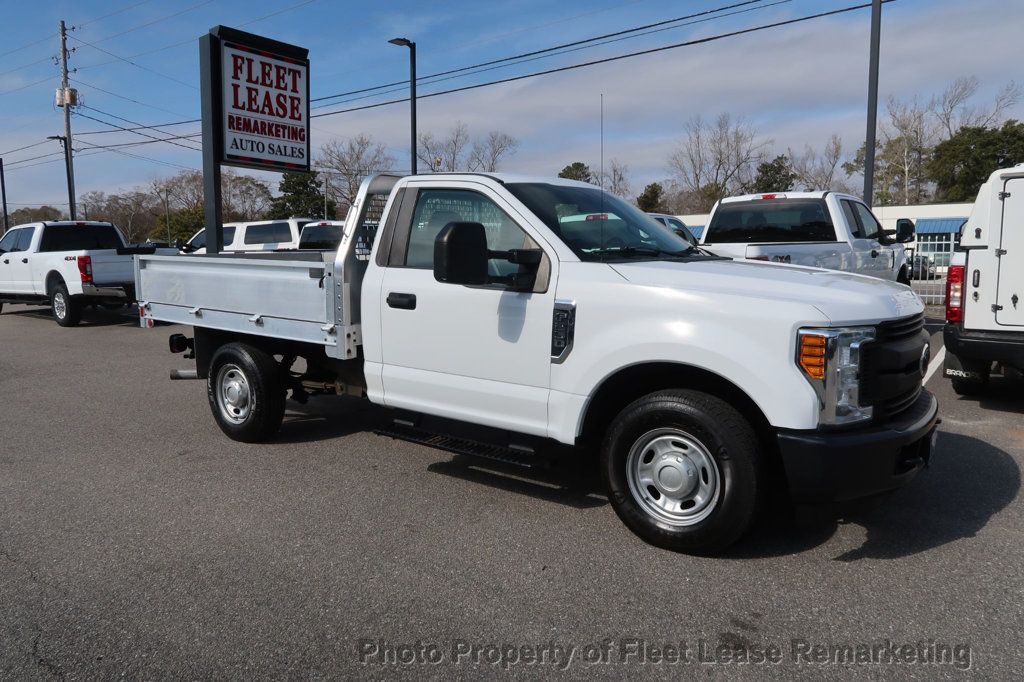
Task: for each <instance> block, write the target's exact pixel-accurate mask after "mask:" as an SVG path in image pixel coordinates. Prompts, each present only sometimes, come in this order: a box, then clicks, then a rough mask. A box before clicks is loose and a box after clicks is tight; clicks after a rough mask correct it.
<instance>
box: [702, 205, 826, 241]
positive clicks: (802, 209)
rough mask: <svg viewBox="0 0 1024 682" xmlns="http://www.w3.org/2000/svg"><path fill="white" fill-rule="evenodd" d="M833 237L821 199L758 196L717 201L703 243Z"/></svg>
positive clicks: (823, 239) (810, 239)
mask: <svg viewBox="0 0 1024 682" xmlns="http://www.w3.org/2000/svg"><path fill="white" fill-rule="evenodd" d="M835 240H836V231H835V228H834V227H833V225H832V218H831V217H830V216H829V212H828V207H827V206H825V202H824V201H823V200H821V199H758V200H755V201H736V202H723V203H721V204H719V205H718V208H717V209H716V210H715V214H714V215H713V216H712V218H711V224H710V225H708V234H707V236H706V237H705V238H704V243H705V244H735V243H743V242H834V241H835Z"/></svg>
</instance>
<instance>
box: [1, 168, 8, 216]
mask: <svg viewBox="0 0 1024 682" xmlns="http://www.w3.org/2000/svg"><path fill="white" fill-rule="evenodd" d="M0 194H2V195H3V200H4V232H7V183H6V182H5V181H4V160H3V159H0Z"/></svg>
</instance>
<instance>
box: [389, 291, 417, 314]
mask: <svg viewBox="0 0 1024 682" xmlns="http://www.w3.org/2000/svg"><path fill="white" fill-rule="evenodd" d="M387 300H388V305H389V306H391V307H392V308H400V309H402V310H416V294H400V293H396V292H391V293H390V294H388V299H387Z"/></svg>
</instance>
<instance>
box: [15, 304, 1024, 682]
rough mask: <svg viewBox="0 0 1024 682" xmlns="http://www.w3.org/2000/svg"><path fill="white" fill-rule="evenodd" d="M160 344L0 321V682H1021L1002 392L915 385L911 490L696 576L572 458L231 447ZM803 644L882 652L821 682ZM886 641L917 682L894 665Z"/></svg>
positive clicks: (1023, 421)
mask: <svg viewBox="0 0 1024 682" xmlns="http://www.w3.org/2000/svg"><path fill="white" fill-rule="evenodd" d="M931 328H932V330H933V331H935V332H938V331H939V330H940V329H941V328H940V327H939V326H938V325H933V326H932V327H931ZM171 329H172V328H170V327H161V328H158V329H155V330H143V329H139V328H137V326H136V321H135V319H134V318H133V317H130V316H127V315H126V316H123V317H118V316H114V315H110V314H105V315H102V316H91V317H88V316H87V318H86V321H85V322H84V323H83V325H82V326H81V327H79V328H74V329H61V328H59V327H57V326H56V325H55V324H54V323H53V322H52V321H51V320H50V319H49V317H48V316H47V314H46V312H45V311H43V310H42V309H29V308H18V307H14V308H12V307H7V308H6V309H5V310H4V312H3V314H2V315H0V346H2V352H0V395H2V396H3V409H2V413H0V414H2V418H0V423H2V429H0V617H2V618H0V620H2V625H0V678H4V679H46V678H52V677H68V678H79V679H94V678H103V679H107V678H115V677H126V678H130V679H140V678H156V677H174V678H191V679H199V678H226V677H232V678H243V677H244V678H268V677H294V678H323V677H332V678H334V677H336V678H347V677H355V676H360V677H373V678H381V677H391V676H396V675H402V676H406V677H424V676H434V677H443V676H450V675H480V674H486V675H492V674H493V675H499V674H520V675H528V676H531V677H537V676H540V675H542V674H546V673H550V672H553V671H556V670H559V669H561V670H564V672H565V674H567V675H569V676H574V677H580V678H584V677H585V678H592V677H595V676H600V677H615V678H619V677H623V676H626V675H630V676H640V675H652V676H656V677H679V676H682V675H688V676H689V675H704V676H707V675H728V676H733V675H735V676H744V677H746V676H754V675H764V674H769V675H771V676H773V677H783V676H785V677H790V676H795V675H803V676H807V677H815V678H818V677H850V676H857V677H865V676H871V677H882V676H885V677H889V676H899V677H904V676H907V677H916V678H927V679H935V678H947V677H960V676H962V675H963V674H964V671H965V669H968V668H969V673H968V674H972V675H978V676H983V677H988V678H997V679H1000V678H1001V679H1009V678H1011V677H1015V676H1017V675H1019V672H1020V670H1021V668H1022V666H1024V655H1022V652H1021V644H1020V633H1021V631H1022V630H1024V596H1022V595H1024V542H1022V539H1024V504H1022V501H1021V492H1020V486H1021V466H1022V464H1024V418H1022V414H1024V391H1022V390H1021V388H1022V387H1021V386H1020V385H1015V384H1012V383H1011V382H1009V381H1008V380H1007V381H1002V380H999V379H994V380H993V381H994V383H993V386H992V390H991V391H990V393H989V395H987V396H986V397H985V398H983V399H980V400H979V399H958V398H957V397H956V396H955V394H954V393H953V392H952V390H951V388H950V386H949V384H948V381H946V380H944V379H943V378H942V377H941V372H938V373H936V374H935V375H934V376H933V377H932V378H931V380H930V382H929V388H930V389H931V390H932V391H934V392H935V393H936V394H937V395H938V397H939V400H940V402H941V416H942V419H943V423H942V425H941V427H940V428H941V435H940V438H939V444H938V451H937V452H936V453H935V455H934V457H933V462H932V466H931V468H930V469H929V470H927V471H926V472H924V474H922V475H921V476H920V477H918V478H917V479H916V480H915V481H913V482H912V483H911V484H910V485H909V486H908V487H907V488H905V489H903V490H901V491H899V492H898V493H896V494H894V495H892V496H891V497H889V498H888V499H886V500H884V501H883V502H881V503H877V504H873V505H863V506H859V507H858V508H856V509H853V510H848V511H846V512H845V513H844V515H842V516H840V517H837V516H835V515H834V514H826V513H822V512H820V511H810V512H808V511H806V510H803V511H801V513H799V514H797V516H796V518H795V519H789V518H787V517H785V516H784V515H772V516H770V517H766V519H765V520H764V521H763V522H762V523H761V524H760V525H759V526H758V527H757V528H756V529H755V531H754V532H753V533H751V534H750V536H749V537H747V538H746V539H744V540H743V541H742V542H741V543H740V544H739V545H737V546H736V547H735V548H734V549H733V550H732V551H731V552H730V553H729V554H728V555H727V556H725V557H722V558H715V559H708V558H693V557H689V556H683V555H676V554H672V553H670V552H666V551H663V550H660V549H656V548H653V547H650V546H648V545H646V544H644V543H643V542H641V541H640V540H638V539H637V538H636V537H634V536H633V535H632V534H631V533H630V532H629V531H628V530H627V529H626V528H625V527H624V526H623V525H622V524H621V523H620V522H619V521H618V519H617V518H616V517H615V515H614V513H613V512H612V510H611V508H610V507H609V506H608V504H607V502H606V500H605V499H604V497H603V496H602V494H601V492H600V486H599V484H598V482H597V481H596V479H595V477H594V476H592V475H590V474H589V473H588V472H589V469H586V468H585V467H584V466H583V464H584V462H585V460H584V459H583V458H582V457H580V458H578V459H575V460H568V461H566V462H564V463H563V464H562V465H561V466H559V467H557V468H555V469H553V470H551V471H547V472H542V473H540V474H536V475H535V474H532V473H530V474H529V475H526V474H524V473H522V472H518V471H510V470H501V469H497V468H495V467H492V466H490V465H481V464H479V463H476V462H473V461H470V460H465V459H462V458H453V457H452V456H451V455H449V454H447V453H444V452H440V451H436V450H431V449H428V448H425V447H422V446H417V445H412V444H408V443H404V442H399V441H393V440H390V439H388V438H385V437H382V436H377V435H374V434H373V433H372V432H370V431H369V430H367V425H368V424H372V423H373V422H374V420H375V419H377V418H379V413H378V412H377V411H376V410H375V409H374V408H371V407H369V406H367V405H363V404H362V403H358V402H352V401H342V400H340V399H317V400H314V401H311V402H310V404H309V405H307V406H305V407H303V408H302V409H301V411H290V412H289V415H288V416H287V417H286V424H285V426H284V428H283V430H282V436H281V439H280V441H279V442H276V443H273V444H269V445H260V446H248V445H242V444H239V443H234V442H231V441H229V440H228V439H227V438H225V437H224V436H222V435H221V433H220V431H219V430H218V429H217V427H216V425H215V424H214V422H213V419H212V418H211V416H210V414H209V409H208V407H207V403H206V398H205V386H204V384H203V383H202V382H188V381H185V382H171V381H168V380H167V370H168V369H169V368H171V367H176V366H177V367H185V366H187V364H186V361H183V360H181V358H180V357H177V356H171V355H169V354H168V353H167V350H166V338H167V334H168V332H169V331H170V330H171ZM933 343H934V344H941V338H940V337H933ZM933 350H934V351H937V350H938V346H937V345H936V347H935V348H934V349H933ZM720 645H725V647H724V650H729V651H748V652H756V651H762V652H771V651H773V650H774V648H778V650H779V651H780V655H781V660H780V661H779V662H778V663H773V662H771V661H765V662H760V661H757V662H754V661H751V660H748V661H747V662H742V661H741V662H736V661H728V660H725V659H724V658H723V657H722V656H721V655H719V649H718V647H719V646H720ZM817 645H823V646H824V647H826V648H827V647H832V648H831V649H827V650H826V653H828V652H831V651H834V650H835V648H836V647H843V646H850V647H861V648H863V647H875V650H876V651H880V652H881V653H880V654H879V655H878V657H877V658H878V660H863V661H861V662H859V663H856V662H855V663H843V662H838V663H837V662H836V661H835V660H833V659H832V654H831V653H828V655H827V656H825V658H830V660H828V661H824V660H821V659H818V658H817V654H815V653H814V651H815V650H814V648H813V647H815V646H817ZM902 645H910V646H913V647H915V651H917V653H915V655H914V656H915V657H916V659H915V661H914V662H909V661H907V660H905V659H901V660H897V659H894V658H893V657H892V651H893V650H895V649H896V648H897V647H900V646H902ZM435 647H436V648H435ZM668 647H675V648H676V649H679V650H680V651H681V652H685V653H686V654H687V656H686V658H685V660H683V656H682V655H681V654H680V655H679V656H677V658H676V660H675V661H674V662H672V661H669V660H668V659H670V658H672V657H671V656H670V655H669V653H668V651H669V649H668ZM943 647H948V651H949V656H948V658H947V660H946V661H945V662H944V663H943V664H938V663H935V662H930V661H929V660H928V658H929V655H928V653H929V652H930V651H931V652H937V651H940V650H942V648H943ZM861 650H863V649H861ZM654 651H657V652H660V653H652V652H654ZM410 652H411V653H410ZM435 652H436V653H435ZM528 652H532V654H531V653H528ZM801 652H803V653H802V655H801ZM570 654H571V655H572V656H571V658H570ZM438 656H439V657H440V660H439V661H438V662H434V661H433V660H432V659H436V658H437V657H438ZM933 656H934V654H933ZM410 657H411V658H412V659H413V660H412V661H411V662H408V661H409V658H410ZM765 657H766V658H771V656H767V655H766V656H765ZM537 658H542V659H543V660H542V661H540V662H537V661H536V660H535V659H537ZM624 658H625V659H626V660H623V659H624ZM752 658H753V655H752ZM921 659H925V660H924V661H922V660H921ZM403 661H406V662H403ZM816 661H817V662H816ZM766 668H768V669H766Z"/></svg>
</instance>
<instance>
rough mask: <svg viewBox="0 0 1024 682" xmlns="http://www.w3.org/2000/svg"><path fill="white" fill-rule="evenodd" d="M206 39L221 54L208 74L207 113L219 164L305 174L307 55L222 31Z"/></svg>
mask: <svg viewBox="0 0 1024 682" xmlns="http://www.w3.org/2000/svg"><path fill="white" fill-rule="evenodd" d="M211 36H213V37H216V39H217V42H218V43H219V45H218V47H219V52H220V59H219V68H218V67H216V66H215V67H214V68H213V69H212V70H213V71H214V73H211V74H210V86H211V89H212V90H213V92H212V93H210V94H211V95H212V96H213V99H215V100H216V104H217V105H218V106H217V107H216V109H217V110H218V111H216V112H210V113H211V114H213V116H211V118H213V119H214V121H212V123H213V124H214V126H215V127H216V128H217V130H216V135H215V142H214V146H215V148H216V149H217V151H218V160H219V162H220V163H222V164H227V165H232V166H243V167H246V168H260V169H264V170H278V171H293V170H299V171H308V170H309V160H310V159H309V60H308V59H307V58H306V56H307V54H308V53H307V51H306V50H305V49H304V48H301V47H298V46H295V45H288V44H286V43H281V42H278V41H276V40H271V39H269V38H264V37H263V36H257V35H254V34H251V33H245V32H242V31H237V30H235V29H230V28H226V27H223V26H218V27H217V28H216V29H214V30H213V31H211ZM215 63H216V62H215ZM211 66H213V65H212V64H211ZM205 123H206V121H205V120H204V125H205Z"/></svg>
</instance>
